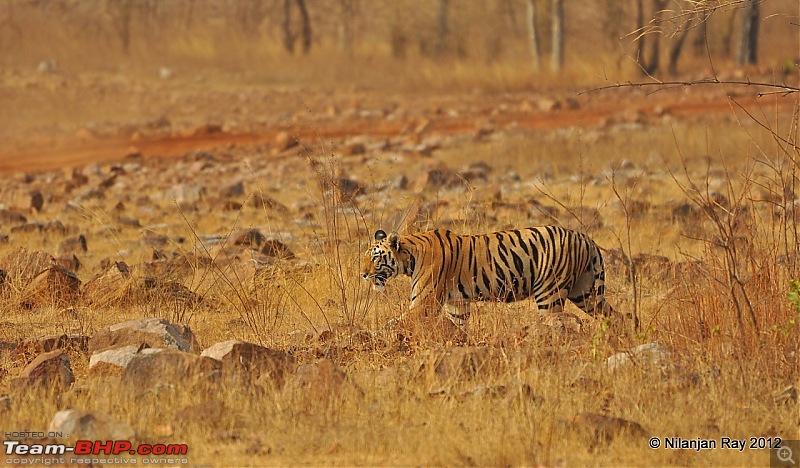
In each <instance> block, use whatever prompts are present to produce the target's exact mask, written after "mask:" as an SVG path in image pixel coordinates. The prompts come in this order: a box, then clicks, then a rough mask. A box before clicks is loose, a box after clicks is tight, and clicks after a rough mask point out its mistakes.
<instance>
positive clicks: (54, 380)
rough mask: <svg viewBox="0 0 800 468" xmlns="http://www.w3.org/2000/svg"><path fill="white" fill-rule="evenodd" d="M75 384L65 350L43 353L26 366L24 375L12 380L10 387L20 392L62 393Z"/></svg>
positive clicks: (23, 371)
mask: <svg viewBox="0 0 800 468" xmlns="http://www.w3.org/2000/svg"><path fill="white" fill-rule="evenodd" d="M73 382H75V375H74V374H73V373H72V367H71V366H70V362H69V358H68V357H67V355H66V354H65V353H64V351H63V350H61V349H57V350H55V351H51V352H49V353H42V354H40V355H38V356H36V359H34V360H33V361H31V363H30V364H28V365H27V366H25V368H24V369H23V370H22V374H21V375H20V376H19V377H17V378H16V379H12V380H11V382H10V387H11V389H12V390H16V391H18V392H26V391H30V390H39V391H45V392H47V393H61V392H63V391H64V390H67V389H68V388H69V387H70V385H72V383H73Z"/></svg>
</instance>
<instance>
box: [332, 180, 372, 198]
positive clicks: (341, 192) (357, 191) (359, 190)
mask: <svg viewBox="0 0 800 468" xmlns="http://www.w3.org/2000/svg"><path fill="white" fill-rule="evenodd" d="M333 185H334V187H335V188H336V193H337V194H338V196H339V200H340V201H341V202H343V203H347V202H351V201H353V199H355V197H357V196H358V195H363V194H365V193H366V188H365V187H364V186H363V185H361V184H360V183H358V182H357V181H355V180H353V179H349V178H347V177H339V178H338V179H336V180H334V181H333Z"/></svg>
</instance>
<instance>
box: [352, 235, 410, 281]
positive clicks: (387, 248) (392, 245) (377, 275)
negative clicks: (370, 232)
mask: <svg viewBox="0 0 800 468" xmlns="http://www.w3.org/2000/svg"><path fill="white" fill-rule="evenodd" d="M402 272H403V265H402V254H401V253H400V236H398V235H397V233H396V232H393V233H391V234H389V235H388V236H387V235H386V233H385V232H384V231H381V230H378V231H376V232H375V244H374V245H373V246H372V247H370V249H369V250H367V251H366V253H364V264H363V267H362V268H361V277H362V278H364V280H365V281H369V282H370V283H372V288H373V289H375V290H376V291H383V288H384V286H386V281H388V280H389V279H390V278H394V277H395V276H398V275H400V274H401V273H402Z"/></svg>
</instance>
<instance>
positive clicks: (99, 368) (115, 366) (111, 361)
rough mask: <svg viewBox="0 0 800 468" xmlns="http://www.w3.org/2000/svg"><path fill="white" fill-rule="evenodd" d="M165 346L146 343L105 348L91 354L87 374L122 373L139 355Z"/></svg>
mask: <svg viewBox="0 0 800 468" xmlns="http://www.w3.org/2000/svg"><path fill="white" fill-rule="evenodd" d="M164 349H165V348H150V347H147V344H144V343H142V344H139V345H128V346H121V347H119V348H111V349H106V350H104V351H100V352H97V353H94V354H92V356H91V357H90V358H89V375H90V376H91V377H98V376H109V375H112V376H113V375H122V374H123V373H124V372H125V369H127V368H128V364H130V363H131V361H133V359H134V358H136V357H137V356H139V355H148V354H155V353H160V352H162V351H164Z"/></svg>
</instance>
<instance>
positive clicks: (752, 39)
mask: <svg viewBox="0 0 800 468" xmlns="http://www.w3.org/2000/svg"><path fill="white" fill-rule="evenodd" d="M760 10H761V0H745V1H744V7H743V8H742V10H741V13H742V28H741V30H740V32H739V49H738V51H737V54H736V64H737V65H739V66H742V65H746V64H756V63H758V31H759V22H760V16H761V11H760Z"/></svg>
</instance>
